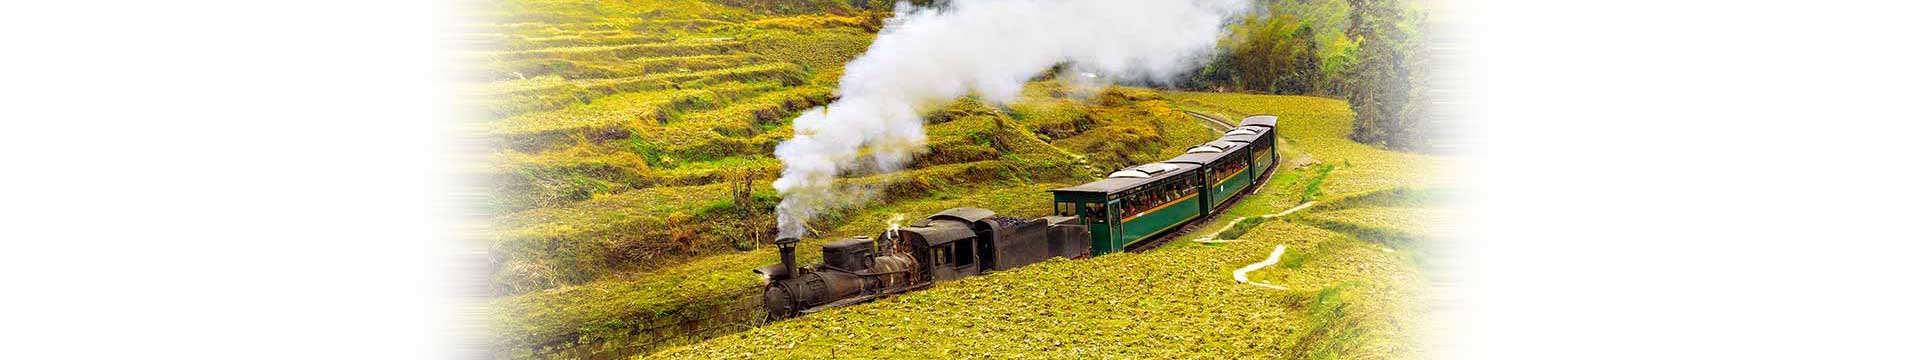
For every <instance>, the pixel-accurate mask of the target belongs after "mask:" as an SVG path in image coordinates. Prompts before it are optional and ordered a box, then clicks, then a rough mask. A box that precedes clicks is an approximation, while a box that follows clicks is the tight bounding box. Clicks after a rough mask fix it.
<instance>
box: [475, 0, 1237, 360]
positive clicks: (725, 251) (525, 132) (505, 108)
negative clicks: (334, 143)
mask: <svg viewBox="0 0 1920 360" xmlns="http://www.w3.org/2000/svg"><path fill="white" fill-rule="evenodd" d="M489 6H490V7H491V8H490V9H488V12H490V13H492V15H493V17H492V18H491V20H492V21H493V22H492V23H486V24H474V25H470V26H469V27H468V33H466V34H463V35H462V38H463V39H467V40H473V41H481V42H485V43H487V44H490V45H492V46H493V47H494V48H495V49H494V50H493V51H485V52H475V53H470V54H467V55H468V56H470V57H471V58H472V59H473V60H475V61H477V62H478V63H480V64H482V65H483V66H482V69H483V70H484V71H485V76H487V77H488V79H491V82H490V83H488V84H486V85H485V86H482V87H480V88H477V89H473V90H472V91H471V92H472V93H473V94H476V95H479V97H478V99H481V100H482V101H481V102H480V103H479V104H476V105H475V106H476V107H477V108H479V109H481V110H484V111H485V112H487V113H489V114H491V115H492V119H491V120H489V121H488V122H487V123H486V124H484V125H482V126H481V128H482V129H483V130H484V131H485V132H486V133H488V134H490V135H491V136H492V137H493V138H494V139H495V140H496V143H497V146H496V148H495V150H494V153H493V154H492V159H493V165H492V166H491V167H490V168H488V169H486V171H487V173H486V175H487V176H489V177H491V178H492V179H494V181H493V183H494V184H495V188H494V191H493V194H494V196H493V204H492V206H493V208H494V209H496V210H497V211H498V212H499V213H500V215H498V216H497V217H496V218H495V219H494V220H493V221H492V223H493V225H494V229H493V230H492V231H491V241H492V244H493V246H492V250H493V251H492V254H493V255H494V257H495V272H494V277H493V280H494V286H495V289H496V291H497V292H500V293H502V294H505V295H506V296H502V297H500V298H498V299H496V300H494V301H493V302H492V305H491V306H490V310H491V317H492V320H491V321H490V322H491V323H492V327H493V328H494V330H495V331H494V333H495V334H496V336H495V337H494V340H493V342H492V345H493V347H494V348H495V350H496V351H497V353H498V354H501V355H507V356H509V357H525V356H530V355H534V354H533V350H531V348H532V347H536V346H540V345H557V346H562V347H586V348H593V349H591V350H590V351H589V352H590V353H597V352H599V351H601V349H612V350H618V351H631V350H632V349H633V348H635V347H637V346H641V345H640V344H647V343H651V342H653V341H657V340H659V339H654V338H648V336H649V335H644V334H640V335H636V333H635V331H636V330H639V329H646V328H652V327H657V326H658V325H659V324H663V323H675V322H679V321H686V320H691V319H700V318H704V317H708V316H711V315H713V314H712V312H713V311H717V310H716V309H725V308H729V307H730V306H731V307H737V306H734V305H740V304H745V303H746V302H749V301H752V300H754V297H755V296H756V295H757V291H758V289H757V279H756V278H754V277H753V276H752V275H751V274H750V273H749V272H748V271H747V270H749V269H751V268H753V267H757V266H758V265H762V264H765V263H768V262H772V261H773V260H772V259H773V257H772V255H771V254H772V253H771V252H770V251H769V250H766V249H753V248H760V247H762V246H758V245H757V244H754V243H752V242H751V241H747V242H745V243H741V242H738V241H736V240H739V239H747V238H752V237H753V236H754V235H760V236H759V237H760V238H761V239H763V240H764V239H767V238H770V237H769V236H765V235H766V234H764V232H767V231H770V230H771V229H772V226H771V225H772V217H771V216H768V215H767V214H768V212H767V210H768V208H770V207H771V206H772V204H773V203H774V202H777V201H778V199H777V198H776V195H775V194H774V193H773V191H772V189H771V188H770V187H769V182H770V181H771V180H772V179H773V178H774V177H775V176H777V171H778V169H779V163H778V161H777V160H775V159H773V158H772V157H771V155H770V153H771V150H772V147H773V145H774V144H777V143H778V142H779V141H780V140H783V139H785V138H787V137H790V136H791V132H792V130H791V127H790V125H789V121H790V120H791V118H792V117H793V116H795V115H797V113H798V112H799V111H803V110H805V109H806V108H809V107H812V106H816V105H819V104H824V103H826V102H827V101H829V100H830V96H831V92H832V87H833V85H834V82H835V81H837V79H838V77H839V75H840V73H841V68H842V66H843V65H844V64H845V63H846V62H847V61H849V60H851V59H852V58H853V57H855V56H857V55H858V54H859V53H860V52H862V51H864V49H865V47H866V45H867V44H868V43H870V42H871V41H872V38H873V33H872V32H873V31H874V30H876V29H877V26H878V20H879V19H881V18H882V16H883V15H884V14H878V13H872V12H868V11H865V10H861V9H856V8H853V7H850V6H845V5H844V4H836V2H835V1H811V2H793V3H782V4H776V5H770V4H764V3H759V2H740V1H727V0H720V1H706V2H703V1H655V0H639V1H622V2H587V1H530V0H512V1H504V2H498V3H493V4H490V5H489ZM1028 95H1029V96H1028V97H1027V99H1025V100H1024V101H1022V102H1021V104H1022V105H1017V106H1015V107H1013V108H1010V109H1000V108H995V107H992V106H986V105H983V104H979V103H977V102H971V101H963V102H961V103H959V104H956V105H954V106H952V107H950V108H948V109H947V110H944V111H942V112H940V113H939V114H935V115H934V116H933V117H934V118H935V119H934V120H932V122H936V123H937V124H934V125H931V126H929V128H928V133H929V135H930V136H929V142H930V143H931V145H932V146H931V147H930V151H929V153H927V154H923V155H921V156H920V157H919V158H918V159H917V161H916V162H915V164H914V165H913V166H912V169H911V170H909V171H907V172H904V173H899V174H888V175H876V176H868V177H863V178H857V179H850V180H849V182H851V183H855V184H866V185H874V186H876V188H878V189H882V191H883V192H884V195H885V196H883V197H882V199H881V200H880V201H877V202H874V203H870V204H868V205H869V208H866V209H858V210H855V211H849V212H843V213H837V214H830V215H829V216H827V217H826V218H824V219H820V220H818V221H815V222H814V224H813V225H814V226H815V227H816V228H817V229H820V230H823V231H826V233H827V234H829V235H832V236H840V235H851V234H865V233H869V232H872V231H875V230H876V229H879V228H881V227H882V226H880V225H879V223H878V222H879V221H881V220H884V219H886V218H888V217H890V216H891V214H894V213H903V214H907V215H910V216H921V215H925V214H929V213H933V212H936V211H939V210H940V209H944V208H947V207H952V206H962V205H968V206H980V207H986V208H992V209H995V210H997V211H1001V212H1003V213H1008V214H1012V215H1023V216H1033V215H1040V214H1043V213H1044V212H1045V210H1046V209H1045V206H1046V204H1047V199H1046V196H1047V195H1046V193H1045V192H1044V190H1045V189H1047V188H1050V187H1055V186H1059V185H1062V184H1065V183H1070V182H1074V181H1079V180H1081V179H1084V178H1085V177H1086V176H1090V174H1096V173H1104V171H1106V170H1111V169H1113V168H1117V167H1119V166H1122V165H1123V162H1124V161H1126V160H1127V159H1120V158H1110V157H1092V158H1089V157H1087V156H1083V155H1080V154H1087V153H1097V154H1107V153H1112V152H1111V151H1102V149H1103V148H1097V147H1096V146H1127V147H1130V148H1132V149H1143V150H1146V151H1149V152H1155V153H1167V152H1168V151H1178V149H1179V148H1180V147H1181V145H1170V144H1186V143H1192V142H1195V141H1196V140H1197V139H1199V138H1202V137H1205V133H1204V132H1205V130H1204V129H1201V128H1199V127H1197V126H1193V125H1192V124H1190V123H1188V122H1187V121H1184V119H1182V118H1180V117H1179V116H1178V115H1177V112H1174V111H1172V108H1173V106H1172V104H1171V102H1169V101H1167V100H1164V99H1161V98H1160V95H1158V94H1156V93H1153V92H1151V91H1147V90H1140V89H1124V88H1123V89H1114V90H1112V91H1108V92H1104V93H1099V94H1093V95H1090V96H1091V97H1092V98H1094V99H1097V101H1093V102H1081V101H1070V100H1068V99H1066V97H1067V95H1066V94H1065V93H1063V92H1062V91H1060V90H1059V89H1058V87H1057V86H1055V85H1051V83H1040V84H1036V85H1035V86H1034V87H1033V88H1032V89H1030V91H1029V94H1028ZM1036 104H1045V106H1032V105H1036ZM1039 119H1058V120H1064V121H1067V123H1066V124H1067V125H1068V126H1067V127H1066V128H1058V127H1053V128H1049V127H1046V125H1048V124H1041V121H1040V120H1039ZM1051 125H1059V124H1051ZM1042 129H1045V130H1047V131H1049V132H1048V133H1045V134H1036V132H1035V130H1042ZM1111 129H1125V130H1124V131H1120V132H1115V131H1114V130H1111ZM1115 133H1124V135H1126V136H1125V137H1124V138H1122V139H1120V141H1107V139H1108V138H1110V137H1113V138H1118V137H1119V136H1110V135H1109V134H1115ZM748 176H751V177H752V178H753V180H754V181H753V182H752V183H751V186H750V187H748V188H747V189H748V190H750V191H751V196H749V197H748V199H747V200H748V201H746V202H745V203H740V202H739V201H736V199H735V197H734V193H733V192H734V191H735V185H734V184H735V183H738V182H740V181H739V180H740V179H743V178H745V177H748ZM743 214H744V216H743ZM809 241H810V243H809V245H812V244H813V243H815V242H819V241H820V240H818V239H810V240H809ZM736 247H746V248H749V249H753V250H749V251H744V252H742V251H738V250H736V249H735V248H736ZM803 254H804V252H803ZM805 256H817V254H810V255H805Z"/></svg>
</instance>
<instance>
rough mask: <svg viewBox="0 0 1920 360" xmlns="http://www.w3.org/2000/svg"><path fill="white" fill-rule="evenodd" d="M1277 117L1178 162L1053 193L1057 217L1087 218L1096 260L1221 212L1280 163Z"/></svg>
mask: <svg viewBox="0 0 1920 360" xmlns="http://www.w3.org/2000/svg"><path fill="white" fill-rule="evenodd" d="M1275 120H1276V118H1275V117H1273V116H1269V115H1261V116H1252V117H1248V118H1246V119H1244V120H1242V121H1241V122H1240V126H1238V127H1235V128H1233V129H1230V130H1228V131H1227V135H1226V136H1223V137H1221V138H1220V139H1219V140H1214V141H1211V142H1208V143H1206V144H1202V145H1199V146H1194V147H1193V148H1190V149H1188V150H1187V153H1186V154H1182V155H1180V156H1178V157H1174V158H1173V159H1168V160H1167V161H1163V162H1156V163H1148V164H1143V165H1139V166H1134V167H1130V168H1126V169H1121V170H1120V171H1115V172H1113V173H1112V174H1109V175H1107V178H1105V179H1101V180H1098V181H1094V182H1090V183H1086V184H1081V185H1079V186H1073V187H1067V188H1060V189H1053V198H1054V214H1055V215H1062V216H1079V219H1081V221H1083V222H1084V223H1085V224H1086V225H1087V230H1088V231H1089V232H1091V234H1090V235H1091V238H1092V239H1091V240H1092V251H1091V253H1092V255H1095V256H1098V255H1101V254H1106V253H1111V252H1118V251H1124V250H1125V249H1126V247H1127V246H1129V245H1133V244H1135V243H1140V242H1142V241H1143V240H1146V239H1151V238H1153V237H1155V236H1158V235H1162V234H1164V233H1167V232H1169V231H1171V230H1173V229H1177V228H1179V227H1180V226H1183V225H1185V224H1186V223H1187V222H1189V221H1193V220H1194V219H1199V218H1202V217H1205V216H1206V215H1209V214H1212V213H1213V212H1216V211H1219V209H1220V207H1221V206H1222V205H1223V203H1225V202H1226V201H1227V200H1229V199H1232V198H1233V197H1234V196H1235V195H1238V194H1240V193H1241V192H1245V191H1249V189H1250V188H1253V187H1255V186H1254V185H1256V182H1258V181H1261V180H1262V179H1264V177H1263V176H1262V175H1264V174H1266V173H1268V172H1270V171H1272V169H1273V168H1274V167H1275V164H1278V163H1279V154H1278V152H1277V151H1276V150H1275V148H1274V143H1275V142H1274V132H1273V126H1274V123H1275Z"/></svg>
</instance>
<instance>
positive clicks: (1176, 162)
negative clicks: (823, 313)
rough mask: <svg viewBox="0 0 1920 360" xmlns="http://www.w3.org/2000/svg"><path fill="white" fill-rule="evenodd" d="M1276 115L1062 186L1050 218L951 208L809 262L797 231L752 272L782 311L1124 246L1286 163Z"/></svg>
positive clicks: (1189, 217) (774, 308)
mask: <svg viewBox="0 0 1920 360" xmlns="http://www.w3.org/2000/svg"><path fill="white" fill-rule="evenodd" d="M1276 120H1277V118H1276V117H1274V116H1271V115H1258V116H1251V117H1247V118H1246V119H1243V120H1241V121H1240V125H1239V126H1236V127H1234V128H1232V129H1230V130H1228V131H1227V132H1226V134H1225V136H1222V137H1221V138H1220V139H1218V140H1214V141H1210V142H1207V143H1205V144H1200V145H1196V146H1193V147H1191V148H1188V149H1187V152H1186V153H1185V154H1182V155H1180V156H1177V157H1174V158H1172V159H1168V160H1166V161H1161V162H1155V163H1148V164H1142V165H1138V166H1133V167H1129V168H1125V169H1121V170H1119V171H1115V172H1113V173H1112V174H1109V175H1107V177H1106V178H1104V179H1100V180H1097V181H1094V182H1090V183H1086V184H1081V185H1078V186H1073V187H1066V188H1060V189H1053V190H1051V192H1052V193H1053V198H1054V214H1053V215H1051V216H1046V217H1041V218H1035V219H1022V218H1014V217H1006V216H999V215H996V214H994V212H993V211H991V210H987V209H980V208H969V207H961V208H952V209H947V210H946V211H941V212H940V213H938V214H934V215H932V216H928V217H927V218H925V219H921V220H917V221H914V222H913V223H911V224H908V225H907V226H905V227H900V228H898V229H889V230H887V231H884V232H882V233H881V234H879V236H878V237H870V236H855V237H852V238H847V239H840V240H835V241H832V242H828V243H826V244H825V245H822V246H821V247H820V251H821V262H820V263H816V264H811V265H807V266H800V265H798V264H797V263H796V260H794V250H795V249H794V248H795V247H796V246H797V245H798V244H799V242H800V240H799V239H796V238H781V239H779V240H776V241H774V245H775V246H776V247H778V249H779V251H780V263H778V264H772V265H767V266H764V267H761V268H759V269H755V270H754V272H755V273H759V274H760V275H761V276H762V278H763V279H764V280H765V281H766V291H765V293H764V295H763V298H762V299H761V300H762V304H763V306H764V307H765V308H766V311H767V316H768V317H769V318H770V319H775V320H777V319H785V318H791V317H795V316H800V315H803V314H807V313H813V312H817V311H820V310H824V309H829V308H834V307H840V306H846V305H852V304H858V303H862V302H867V301H871V300H874V299H878V298H881V297H886V296H890V295H894V294H899V293H904V292H908V291H913V290H918V289H922V288H926V287H930V286H933V285H934V284H937V283H941V282H947V281H952V280H957V279H960V278H964V277H968V276H973V275H978V274H980V273H983V272H990V271H999V270H1007V269H1012V268H1017V267H1021V266H1026V265H1028V264H1032V263H1036V262H1040V261H1045V260H1047V259H1050V258H1053V257H1066V258H1075V259H1077V258H1084V257H1090V256H1099V255H1103V254H1107V253H1113V252H1119V251H1125V250H1126V249H1127V248H1128V247H1130V246H1136V245H1139V244H1143V243H1146V242H1147V241H1149V240H1150V239H1153V238H1155V237H1156V236H1160V235H1165V234H1167V233H1168V232H1169V231H1172V230H1174V229H1178V228H1180V227H1182V226H1184V225H1186V224H1187V223H1189V222H1192V221H1194V220H1195V219H1200V218H1205V217H1206V215H1210V214H1213V213H1216V212H1219V211H1224V210H1225V207H1226V206H1228V205H1231V204H1230V203H1229V201H1230V200H1232V199H1234V198H1235V197H1236V196H1238V195H1241V194H1243V193H1246V192H1249V191H1251V189H1253V188H1255V187H1256V186H1257V185H1259V183H1260V182H1261V181H1264V179H1265V176H1264V175H1265V174H1268V173H1271V172H1272V171H1273V168H1274V167H1276V166H1277V165H1278V164H1280V163H1281V159H1280V154H1279V151H1278V150H1276V149H1275V146H1274V144H1275V136H1274V131H1273V127H1274V124H1275V122H1276Z"/></svg>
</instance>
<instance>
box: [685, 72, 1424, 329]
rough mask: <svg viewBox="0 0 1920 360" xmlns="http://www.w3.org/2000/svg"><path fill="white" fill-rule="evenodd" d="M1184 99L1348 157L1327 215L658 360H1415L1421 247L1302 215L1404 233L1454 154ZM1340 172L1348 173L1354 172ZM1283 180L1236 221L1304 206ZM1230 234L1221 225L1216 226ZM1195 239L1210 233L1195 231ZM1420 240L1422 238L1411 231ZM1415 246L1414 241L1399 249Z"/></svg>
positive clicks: (957, 286)
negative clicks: (1271, 125)
mask: <svg viewBox="0 0 1920 360" xmlns="http://www.w3.org/2000/svg"><path fill="white" fill-rule="evenodd" d="M1172 97H1173V98H1174V99H1177V100H1178V103H1179V105H1181V106H1184V107H1189V108H1194V109H1197V110H1202V111H1207V112H1213V113H1220V114H1224V115H1230V116H1236V117H1237V116H1240V115H1247V114H1252V113H1275V114H1278V115H1280V116H1281V120H1280V123H1281V126H1280V129H1279V130H1280V131H1281V134H1282V135H1283V136H1285V137H1287V138H1288V139H1289V140H1290V141H1291V142H1292V149H1290V151H1293V152H1301V153H1307V154H1311V155H1312V156H1314V157H1316V158H1317V159H1318V160H1319V161H1321V162H1324V163H1332V164H1340V165H1341V166H1340V167H1339V168H1338V169H1337V170H1335V171H1333V173H1332V174H1331V175H1330V177H1329V178H1328V179H1327V180H1326V183H1325V184H1324V185H1323V186H1324V189H1325V190H1326V192H1327V193H1329V194H1333V195H1331V196H1327V197H1324V198H1322V199H1320V200H1321V205H1320V207H1318V208H1316V209H1322V210H1324V211H1321V210H1313V209H1310V210H1307V211H1306V212H1303V213H1299V215H1296V216H1292V217H1289V218H1287V219H1286V221H1269V222H1265V223H1262V224H1260V225H1258V226H1256V227H1254V228H1253V230H1252V231H1250V232H1248V233H1247V234H1246V235H1245V236H1242V237H1241V240H1242V241H1239V242H1232V243H1226V244H1221V245H1192V244H1191V242H1185V241H1182V242H1179V243H1178V244H1181V245H1175V246H1170V247H1166V248H1162V249H1161V250H1156V251H1153V252H1149V253H1144V254H1116V255H1110V256H1103V257H1099V258H1094V259H1089V260H1081V261H1065V260H1054V261H1049V262H1046V263H1042V264H1038V265H1035V266H1032V267H1027V268H1022V269H1017V270H1013V271H1009V272H1004V273H997V274H992V275H988V276H983V277H977V278H971V279H966V280H962V281H959V282H957V283H953V284H948V285H944V286H941V287H937V288H935V289H931V290H927V291H923V292H917V293H912V294H907V295H903V296H899V297H895V298H890V299H886V300H882V301H878V302H876V303H873V304H868V305H862V306H856V307H851V308H843V309H836V310H831V311H827V312H823V313H820V314H815V315H811V316H808V317H803V318H800V319H796V320H791V321H784V322H780V323H776V324H771V325H768V326H764V327H761V328H758V329H755V330H752V331H748V332H745V333H741V334H736V335H732V336H727V337H723V338H718V339H714V340H710V341H707V342H703V343H700V344H696V345H692V346H687V347H682V348H677V349H673V350H669V351H667V352H665V353H663V354H661V355H662V356H663V357H672V358H739V357H768V356H774V357H793V356H798V357H828V356H856V357H866V356H874V357H905V356H938V357H955V356H958V357H988V356H995V357H1023V356H1045V357H1069V356H1071V357H1079V356H1088V355H1091V356H1100V357H1183V356H1192V355H1194V354H1208V355H1209V356H1216V357H1235V356H1274V355H1278V356H1282V357H1289V358H1400V357H1414V356H1418V355H1419V354H1420V349H1421V348H1422V347H1421V345H1420V344H1419V342H1418V341H1417V339H1418V337H1417V336H1415V335H1416V334H1418V333H1419V331H1420V330H1421V329H1422V326H1423V325H1422V324H1423V322H1422V321H1421V315H1422V314H1424V313H1425V311H1426V309H1425V308H1423V307H1422V306H1423V305H1422V304H1424V303H1425V302H1424V301H1423V300H1424V299H1425V296H1426V290H1427V286H1426V283H1425V276H1424V273H1423V272H1422V270H1421V268H1420V266H1419V265H1418V263H1419V262H1420V259H1419V258H1418V257H1419V256H1422V255H1420V254H1421V252H1419V251H1394V252H1389V251H1386V249H1388V248H1390V247H1389V246H1388V245H1385V244H1383V243H1380V242H1375V241H1370V240H1368V238H1370V237H1367V236H1361V234H1359V233H1354V232H1347V231H1342V229H1338V228H1336V229H1328V228H1323V227H1317V226H1314V225H1313V224H1309V223H1308V222H1307V221H1300V220H1299V219H1305V218H1312V219H1318V220H1322V221H1329V222H1347V223H1353V224H1363V225H1373V226H1376V227H1380V228H1388V229H1394V230H1396V231H1403V232H1408V233H1418V232H1419V231H1421V229H1422V227H1421V226H1420V225H1419V224H1420V223H1419V222H1418V221H1415V220H1408V219H1425V218H1427V217H1426V216H1423V215H1422V214H1433V213H1436V212H1441V211H1443V210H1440V209H1439V208H1435V207H1431V206H1427V205H1430V204H1431V203H1432V202H1431V201H1427V200H1428V199H1430V198H1431V196H1427V195H1428V194H1430V193H1432V191H1430V190H1428V189H1431V188H1432V187H1433V186H1435V185H1436V184H1435V183H1433V182H1432V179H1431V178H1428V177H1425V176H1423V175H1424V174H1425V172H1424V169H1429V168H1432V167H1434V166H1437V165H1439V163H1441V162H1444V161H1446V160H1445V159H1443V158H1435V157H1429V156H1422V155H1412V154H1402V153H1395V152H1389V151H1383V150H1379V149H1375V148H1371V147H1367V146H1363V145H1359V144H1354V143H1352V142H1350V141H1347V140H1346V139H1345V134H1346V129H1347V126H1348V124H1349V122H1350V121H1351V120H1352V116H1353V115H1352V113H1351V112H1350V111H1349V110H1347V108H1346V105H1345V104H1344V103H1341V102H1339V101H1337V100H1329V99H1320V98H1310V97H1296V96H1252V95H1224V94H1200V93H1176V94H1172ZM1346 164H1351V166H1347V165H1346ZM1301 178H1302V177H1301V176H1298V175H1295V174H1283V176H1281V177H1276V179H1275V180H1274V182H1273V183H1272V184H1270V185H1269V186H1267V187H1266V188H1265V189H1264V190H1263V191H1262V192H1261V193H1259V194H1255V195H1254V196H1251V197H1249V198H1248V199H1246V200H1245V201H1243V202H1242V205H1241V206H1240V207H1238V208H1236V209H1234V210H1232V211H1233V212H1234V213H1244V214H1250V215H1251V214H1259V213H1268V212H1273V211H1278V210H1280V209H1285V208H1287V207H1291V206H1293V205H1295V204H1298V203H1299V202H1300V201H1301V199H1300V198H1299V194H1300V192H1301V190H1302V189H1303V188H1304V186H1305V184H1306V182H1307V181H1303V180H1301ZM1218 226H1221V225H1219V224H1215V225H1214V227H1218ZM1196 233H1204V231H1202V232H1196ZM1414 238H1416V239H1417V238H1418V237H1414ZM1275 245H1286V246H1287V247H1288V249H1289V252H1288V255H1287V256H1286V257H1285V258H1284V260H1285V261H1284V262H1283V266H1280V267H1276V268H1270V269H1263V270H1261V271H1258V272H1256V273H1255V274H1254V278H1255V279H1257V280H1268V281H1274V282H1275V283H1278V284H1282V285H1285V286H1287V287H1288V288H1289V290H1285V291H1279V290H1271V289H1264V288H1258V287H1253V286H1247V285H1241V284H1236V283H1234V281H1233V280H1232V279H1231V273H1232V271H1233V270H1234V269H1236V268H1239V267H1240V266H1243V265H1246V264H1250V263H1253V262H1257V261H1260V260H1262V259H1264V258H1265V257H1266V256H1267V254H1268V252H1269V251H1270V250H1271V249H1272V248H1273V247H1274V246H1275ZM1398 246H1400V247H1418V244H1410V243H1408V244H1399V245H1398Z"/></svg>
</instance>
